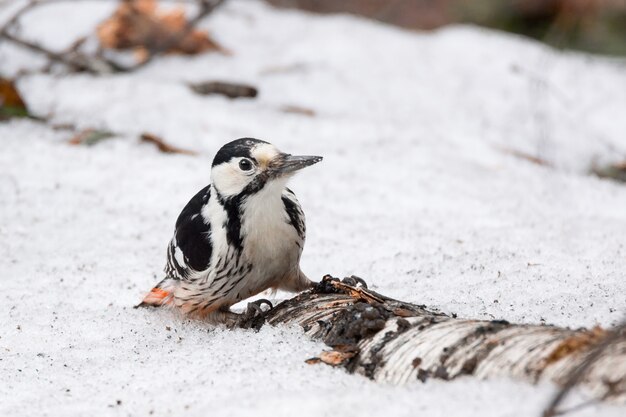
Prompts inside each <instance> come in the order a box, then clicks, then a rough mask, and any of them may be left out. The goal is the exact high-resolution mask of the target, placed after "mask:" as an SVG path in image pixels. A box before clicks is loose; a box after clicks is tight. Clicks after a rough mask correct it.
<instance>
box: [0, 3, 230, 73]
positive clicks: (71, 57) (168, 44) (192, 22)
mask: <svg viewBox="0 0 626 417" xmlns="http://www.w3.org/2000/svg"><path fill="white" fill-rule="evenodd" d="M61 1H63V0H48V1H40V0H31V1H29V2H27V3H26V4H25V5H24V6H22V7H21V8H19V9H18V10H17V11H16V12H15V13H14V14H13V16H12V17H11V18H10V19H9V20H8V21H7V22H6V23H5V24H4V25H3V26H2V27H1V28H0V41H2V40H6V41H9V42H12V43H14V44H16V45H19V46H21V47H23V48H26V49H28V50H31V51H33V52H36V53H39V54H41V55H44V56H46V58H48V60H50V61H51V62H56V63H60V64H63V65H65V66H67V67H68V68H70V69H71V70H73V71H84V72H89V73H92V74H107V73H114V72H130V71H134V70H136V69H139V68H141V67H144V66H146V65H147V64H149V63H150V62H151V61H152V60H153V59H154V58H155V57H156V56H158V55H160V54H162V53H164V52H167V51H168V50H169V49H171V48H172V47H173V46H175V45H176V44H177V43H178V42H180V41H181V40H182V39H184V38H185V37H186V36H187V35H189V34H190V33H191V32H192V31H193V30H194V28H195V27H196V25H197V24H198V23H199V22H200V21H201V20H202V19H203V18H205V17H206V16H208V15H209V14H211V13H212V12H213V10H215V9H216V8H217V7H218V6H220V5H221V4H222V3H224V0H213V1H211V0H196V3H197V4H198V7H199V10H198V12H197V13H196V15H195V16H194V17H193V18H191V19H189V20H188V21H187V23H186V24H185V26H184V27H183V29H182V30H180V31H178V32H176V33H174V34H172V35H171V37H170V38H169V39H167V40H166V41H165V42H163V43H162V44H160V45H158V46H157V47H153V48H151V49H149V50H148V55H147V57H146V59H144V60H143V61H142V62H140V63H138V64H135V65H131V66H123V65H120V64H118V63H116V62H115V61H113V60H110V59H107V58H105V57H103V56H102V55H100V54H98V55H87V54H84V53H81V52H80V51H79V50H78V49H79V47H80V46H81V44H82V43H83V42H84V39H79V40H78V41H77V42H75V43H74V45H73V46H72V47H70V48H69V49H68V50H66V51H62V52H56V51H52V50H50V49H48V48H46V47H44V46H42V45H40V44H38V43H36V42H33V41H29V40H26V39H23V38H21V37H19V36H17V35H16V34H15V33H14V30H13V29H14V28H15V27H16V26H18V24H19V20H20V18H21V17H22V16H23V15H24V14H26V13H27V12H29V11H30V10H32V9H34V8H35V7H37V6H40V5H42V4H47V3H52V2H61ZM123 1H128V0H123Z"/></svg>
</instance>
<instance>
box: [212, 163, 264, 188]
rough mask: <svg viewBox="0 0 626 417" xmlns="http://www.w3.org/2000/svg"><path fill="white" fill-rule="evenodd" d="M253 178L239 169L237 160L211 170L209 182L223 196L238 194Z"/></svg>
mask: <svg viewBox="0 0 626 417" xmlns="http://www.w3.org/2000/svg"><path fill="white" fill-rule="evenodd" d="M253 178H254V176H252V175H250V176H249V175H246V174H244V173H243V172H242V171H241V170H240V169H239V160H237V161H235V162H233V163H223V164H219V165H217V166H214V167H213V169H211V182H212V183H213V184H214V185H215V187H216V188H217V189H218V191H219V192H220V193H221V194H222V195H224V196H228V195H235V194H239V193H240V192H242V191H243V189H244V188H246V185H248V184H249V183H250V181H252V179H253Z"/></svg>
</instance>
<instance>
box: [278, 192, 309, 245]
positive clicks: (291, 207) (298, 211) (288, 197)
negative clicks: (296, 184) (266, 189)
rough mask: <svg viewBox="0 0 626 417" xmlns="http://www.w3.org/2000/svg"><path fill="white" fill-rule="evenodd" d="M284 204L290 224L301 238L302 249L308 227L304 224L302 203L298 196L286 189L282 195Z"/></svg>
mask: <svg viewBox="0 0 626 417" xmlns="http://www.w3.org/2000/svg"><path fill="white" fill-rule="evenodd" d="M282 199H283V204H284V205H285V211H286V212H287V215H288V216H289V224H291V225H292V226H293V227H294V229H296V232H297V233H298V237H300V248H302V246H303V243H304V240H305V238H306V225H305V222H304V212H303V211H302V207H301V206H300V202H298V199H297V198H296V195H295V194H294V193H293V191H291V190H290V189H289V188H285V190H284V191H283V195H282Z"/></svg>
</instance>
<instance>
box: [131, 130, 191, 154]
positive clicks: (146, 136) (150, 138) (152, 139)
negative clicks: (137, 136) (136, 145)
mask: <svg viewBox="0 0 626 417" xmlns="http://www.w3.org/2000/svg"><path fill="white" fill-rule="evenodd" d="M141 140H142V141H143V142H149V143H152V144H154V145H156V147H157V148H158V149H159V150H160V151H161V152H164V153H180V154H183V155H197V153H196V152H194V151H190V150H188V149H182V148H178V147H176V146H172V145H170V144H168V143H167V142H165V141H164V140H163V139H161V138H160V137H158V136H156V135H153V134H150V133H142V134H141Z"/></svg>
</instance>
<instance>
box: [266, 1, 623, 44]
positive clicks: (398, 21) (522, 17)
mask: <svg viewBox="0 0 626 417" xmlns="http://www.w3.org/2000/svg"><path fill="white" fill-rule="evenodd" d="M268 1H269V2H270V3H271V4H273V5H276V6H280V7H291V8H299V9H303V10H309V11H313V12H316V13H354V14H356V15H359V16H365V17H368V18H370V19H375V20H378V21H381V22H385V23H389V24H392V25H396V26H400V27H404V28H408V29H416V30H432V29H437V28H440V27H442V26H446V25H450V24H455V23H469V24H476V25H480V26H485V27H488V28H492V29H499V30H503V31H507V32H512V33H518V34H521V35H525V36H529V37H531V38H534V39H538V40H541V41H543V42H546V43H548V44H550V45H553V46H555V47H559V48H572V49H579V50H583V51H588V52H594V53H600V54H612V55H624V54H626V1H624V0H508V1H503V0H472V1H465V0H343V1H334V0H268Z"/></svg>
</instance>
